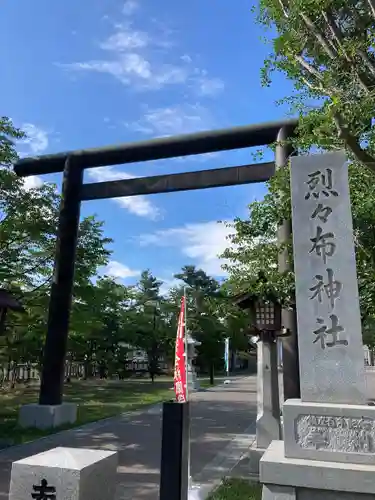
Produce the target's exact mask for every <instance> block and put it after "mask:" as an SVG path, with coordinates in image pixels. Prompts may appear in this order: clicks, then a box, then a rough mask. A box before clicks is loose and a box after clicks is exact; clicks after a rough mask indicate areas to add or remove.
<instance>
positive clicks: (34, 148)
mask: <svg viewBox="0 0 375 500" xmlns="http://www.w3.org/2000/svg"><path fill="white" fill-rule="evenodd" d="M21 129H22V130H23V131H24V132H25V134H26V137H25V138H24V139H21V140H20V141H18V144H19V146H20V152H19V154H20V156H25V155H30V154H33V155H38V154H41V153H43V151H45V150H46V149H47V148H48V142H49V141H48V132H47V131H46V130H44V129H42V128H40V127H37V126H36V125H34V124H33V123H24V124H23V125H22V126H21Z"/></svg>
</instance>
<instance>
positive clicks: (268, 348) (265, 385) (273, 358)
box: [249, 338, 281, 476]
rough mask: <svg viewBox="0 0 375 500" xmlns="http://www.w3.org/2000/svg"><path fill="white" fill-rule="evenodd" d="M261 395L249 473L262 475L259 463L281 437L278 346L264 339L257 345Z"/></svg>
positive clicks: (258, 395)
mask: <svg viewBox="0 0 375 500" xmlns="http://www.w3.org/2000/svg"><path fill="white" fill-rule="evenodd" d="M257 356H258V359H257V363H258V377H257V384H258V394H257V421H256V441H255V443H254V445H253V446H252V448H251V450H250V455H249V461H250V474H251V475H252V476H257V475H258V474H259V460H260V459H261V457H262V455H263V453H264V451H265V450H266V448H267V447H268V446H269V445H270V444H271V442H272V441H273V440H274V439H280V438H281V434H280V433H281V427H280V404H279V379H278V369H277V344H276V343H275V342H274V341H272V340H271V339H270V340H267V339H265V338H263V340H260V341H259V342H258V343H257Z"/></svg>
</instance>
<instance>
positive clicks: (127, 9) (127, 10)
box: [122, 0, 139, 16]
mask: <svg viewBox="0 0 375 500" xmlns="http://www.w3.org/2000/svg"><path fill="white" fill-rule="evenodd" d="M138 9H139V3H138V2H136V1H135V0H127V1H126V2H125V3H124V6H123V8H122V13H123V14H124V15H125V16H131V15H133V14H134V12H135V11H137V10H138Z"/></svg>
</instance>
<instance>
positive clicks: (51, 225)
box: [0, 118, 111, 365]
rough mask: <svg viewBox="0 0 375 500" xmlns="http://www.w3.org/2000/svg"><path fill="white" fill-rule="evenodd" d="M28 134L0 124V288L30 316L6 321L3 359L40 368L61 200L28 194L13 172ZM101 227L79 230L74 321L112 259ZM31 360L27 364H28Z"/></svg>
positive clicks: (40, 191)
mask: <svg viewBox="0 0 375 500" xmlns="http://www.w3.org/2000/svg"><path fill="white" fill-rule="evenodd" d="M22 137H24V134H23V133H22V132H21V131H19V130H17V129H15V128H14V127H13V125H12V123H11V121H10V120H9V119H7V118H1V119H0V163H1V168H0V287H2V288H6V289H8V290H10V291H11V292H12V293H13V294H14V295H15V296H16V297H17V298H18V299H20V300H21V302H22V303H23V305H24V306H25V308H26V314H24V315H19V314H18V315H16V314H13V315H12V314H11V315H9V316H8V321H7V330H6V336H5V337H6V338H5V339H3V345H2V356H3V358H5V359H7V362H8V364H14V365H17V363H19V362H26V361H27V362H29V361H30V362H38V363H40V362H41V353H42V349H43V344H44V335H45V329H46V319H47V311H48V300H49V289H50V283H51V279H52V274H53V261H54V256H55V241H56V229H57V220H58V212H59V205H60V196H59V195H58V194H57V193H56V186H54V185H52V184H41V185H40V186H36V187H34V188H30V189H29V188H27V187H26V185H25V183H24V180H23V179H21V178H19V177H17V176H16V175H15V174H14V172H13V171H12V168H11V166H12V163H13V162H14V161H15V160H16V159H17V154H16V149H15V141H16V140H18V139H20V138H22ZM110 241H111V240H110V239H108V238H106V237H104V235H103V223H102V222H99V221H97V220H96V219H95V217H86V218H84V219H83V220H82V221H81V223H80V227H79V238H78V245H77V259H76V273H75V283H74V293H73V312H72V315H73V317H74V316H75V310H76V305H77V303H79V302H80V300H82V297H83V296H84V294H85V290H86V288H87V287H90V285H91V283H90V279H91V278H92V277H93V276H95V275H96V274H97V271H98V268H99V267H100V266H103V265H105V264H106V263H107V261H108V257H109V255H110V252H109V250H108V249H107V244H108V243H110ZM26 358H27V359H26Z"/></svg>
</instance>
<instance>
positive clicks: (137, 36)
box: [60, 0, 224, 96]
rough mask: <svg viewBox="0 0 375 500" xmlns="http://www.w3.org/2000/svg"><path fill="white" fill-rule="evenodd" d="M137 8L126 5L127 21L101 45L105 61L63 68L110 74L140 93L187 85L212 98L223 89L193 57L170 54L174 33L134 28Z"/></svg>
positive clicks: (157, 26) (134, 4)
mask: <svg viewBox="0 0 375 500" xmlns="http://www.w3.org/2000/svg"><path fill="white" fill-rule="evenodd" d="M138 8H139V5H138V3H137V2H136V1H134V0H129V1H127V2H125V4H124V7H123V14H125V16H127V20H125V21H124V22H122V23H120V24H119V23H117V24H116V23H115V24H114V31H113V32H112V33H110V34H109V35H108V36H107V38H106V39H104V40H103V41H102V42H100V43H99V48H100V49H101V50H102V51H103V52H104V54H105V56H104V57H103V58H100V59H93V60H89V61H81V62H73V63H69V64H60V66H61V67H64V68H66V69H68V70H73V71H91V72H96V73H105V74H109V75H111V76H112V77H114V78H116V79H117V80H119V81H120V82H121V83H122V84H124V85H127V86H131V87H132V88H134V89H137V90H158V89H162V88H164V87H166V86H169V85H181V84H187V85H188V87H189V88H193V89H194V90H195V93H196V92H198V94H199V95H202V96H213V95H216V94H217V93H218V92H219V91H220V90H222V89H223V86H224V84H223V82H221V80H219V79H218V78H210V77H209V76H208V74H207V71H206V70H204V69H200V68H196V67H195V66H194V64H193V60H192V58H191V56H189V55H188V54H183V55H179V54H174V53H172V52H171V51H170V49H171V48H172V47H173V46H174V45H175V43H174V40H171V35H172V32H171V30H169V29H167V28H166V27H165V26H162V25H160V24H158V23H157V22H152V25H153V26H154V30H155V29H156V31H157V32H155V33H154V32H153V33H151V32H146V31H144V30H139V29H137V28H134V27H133V23H134V21H133V19H131V20H129V18H131V16H132V15H133V14H134V12H135V11H136V10H137V9H138ZM167 49H168V50H167Z"/></svg>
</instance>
